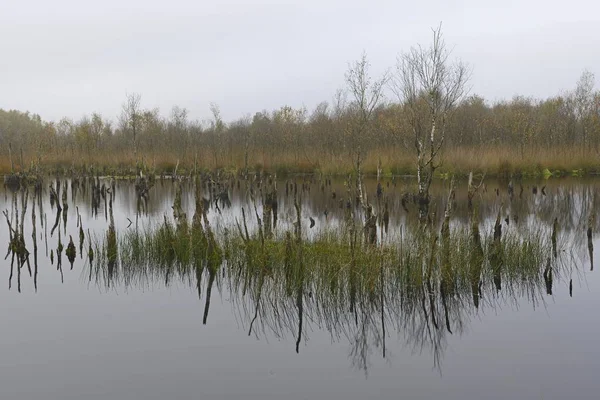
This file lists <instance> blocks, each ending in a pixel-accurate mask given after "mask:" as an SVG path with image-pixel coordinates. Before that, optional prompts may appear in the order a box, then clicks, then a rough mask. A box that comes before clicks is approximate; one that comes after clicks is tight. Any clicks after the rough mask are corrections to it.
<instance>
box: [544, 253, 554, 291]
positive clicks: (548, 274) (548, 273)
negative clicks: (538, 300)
mask: <svg viewBox="0 0 600 400" xmlns="http://www.w3.org/2000/svg"><path fill="white" fill-rule="evenodd" d="M552 281H553V277H552V266H551V265H550V259H548V262H547V263H546V268H545V269H544V282H545V283H546V294H548V295H552Z"/></svg>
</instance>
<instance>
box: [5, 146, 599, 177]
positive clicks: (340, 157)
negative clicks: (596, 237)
mask: <svg viewBox="0 0 600 400" xmlns="http://www.w3.org/2000/svg"><path fill="white" fill-rule="evenodd" d="M30 158H31V159H29V158H28V156H27V155H25V163H24V165H25V166H29V165H30V164H31V163H32V162H37V157H33V156H32V157H30ZM213 160H214V158H213V157H212V155H211V153H210V151H209V150H207V149H201V148H200V149H197V151H196V152H189V153H188V154H187V155H182V154H181V153H180V152H177V151H172V152H170V151H168V150H163V149H161V150H160V151H147V152H146V153H144V155H143V163H144V165H146V166H147V167H148V168H149V169H151V170H152V171H155V172H156V173H157V174H162V173H165V174H170V173H172V172H173V171H174V170H175V168H176V166H177V164H178V162H179V173H180V174H182V175H185V174H188V173H191V172H193V171H207V170H215V169H221V170H227V171H241V170H243V167H244V165H245V155H244V150H243V149H236V148H234V149H232V150H231V151H230V152H229V153H228V154H227V156H226V157H223V158H221V159H219V162H218V163H217V164H215V162H214V161H213ZM380 161H381V163H382V167H383V170H382V173H383V176H384V177H389V176H392V175H415V173H416V170H415V168H416V167H415V154H414V153H413V152H412V150H411V149H406V148H403V147H399V146H396V145H393V144H390V145H389V146H385V147H381V148H374V149H371V150H370V151H369V152H368V153H367V154H366V157H365V160H364V162H363V165H362V170H363V172H364V174H365V175H373V176H374V175H376V174H377V167H378V165H379V162H380ZM248 165H249V166H250V167H251V169H253V170H254V171H266V172H270V173H277V175H278V176H280V177H283V176H286V175H290V174H306V173H308V174H314V173H316V174H326V175H329V176H344V175H346V174H348V173H350V172H352V171H353V170H354V167H353V162H352V159H351V158H350V157H348V156H347V155H344V154H332V153H331V151H329V150H326V149H310V151H309V152H307V156H306V157H304V158H302V159H300V160H299V159H298V158H297V157H296V154H295V151H294V150H293V149H288V150H287V151H286V150H285V149H284V150H282V151H278V152H271V151H269V152H264V151H255V152H252V153H251V154H249V160H248ZM91 166H94V169H95V170H96V171H97V172H99V173H100V174H102V175H111V176H119V175H135V173H136V162H135V159H134V157H133V155H132V154H131V152H129V151H111V152H106V153H102V152H98V153H94V154H91V155H90V154H88V153H81V154H79V153H78V152H77V151H75V152H73V153H65V152H58V153H48V154H47V155H46V156H44V158H43V160H42V161H41V164H40V165H38V164H36V168H40V169H41V170H43V171H47V172H53V173H54V172H62V173H64V172H65V171H71V170H73V169H76V170H88V169H89V168H90V167H91ZM27 168H28V167H26V168H25V169H27ZM470 171H474V172H476V173H483V172H485V173H486V174H487V176H488V177H510V176H523V177H544V176H545V174H546V173H550V174H552V175H557V176H582V175H586V174H597V173H600V158H599V157H598V153H597V152H596V150H595V149H593V148H587V147H586V148H584V147H581V146H576V145H571V146H569V145H565V146H550V147H545V146H531V147H530V148H528V149H527V153H526V154H525V156H523V155H522V154H521V152H520V151H518V150H516V149H515V148H514V147H512V146H499V145H493V146H492V145H490V146H476V147H466V146H459V147H449V148H447V149H445V150H444V152H443V154H442V165H441V166H440V168H439V170H438V172H439V174H440V176H445V175H447V174H453V175H456V176H461V175H462V176H467V175H468V174H469V172H470ZM546 171H547V172H546ZM0 172H1V173H5V174H8V173H10V172H11V167H10V162H9V160H8V158H7V156H1V157H0Z"/></svg>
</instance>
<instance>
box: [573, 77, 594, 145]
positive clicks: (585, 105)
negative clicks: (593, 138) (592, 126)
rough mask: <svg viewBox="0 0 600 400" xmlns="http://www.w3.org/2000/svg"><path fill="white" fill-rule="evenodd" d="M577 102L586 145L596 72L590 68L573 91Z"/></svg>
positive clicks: (583, 143) (582, 135) (581, 129)
mask: <svg viewBox="0 0 600 400" xmlns="http://www.w3.org/2000/svg"><path fill="white" fill-rule="evenodd" d="M573 97H574V102H575V116H576V118H577V120H578V122H579V126H580V132H581V138H582V139H583V141H582V145H583V147H586V145H587V144H588V142H589V138H588V134H589V129H588V125H589V121H590V117H591V113H592V109H593V104H594V74H593V73H591V72H590V71H588V70H584V71H583V73H582V74H581V76H580V77H579V80H578V81H577V87H576V88H575V92H574V93H573Z"/></svg>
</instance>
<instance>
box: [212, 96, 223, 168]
mask: <svg viewBox="0 0 600 400" xmlns="http://www.w3.org/2000/svg"><path fill="white" fill-rule="evenodd" d="M210 112H211V114H212V116H213V119H212V120H211V121H210V125H211V131H212V132H211V133H212V140H211V147H212V150H213V157H214V160H215V168H218V167H219V150H220V148H221V146H222V137H221V136H222V135H223V132H224V131H225V123H224V122H223V119H222V118H221V109H220V108H219V105H218V104H217V103H210Z"/></svg>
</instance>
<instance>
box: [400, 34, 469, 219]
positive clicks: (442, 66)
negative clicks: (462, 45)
mask: <svg viewBox="0 0 600 400" xmlns="http://www.w3.org/2000/svg"><path fill="white" fill-rule="evenodd" d="M450 55H451V52H450V51H449V50H448V49H447V48H446V44H445V42H444V40H443V38H442V30H441V25H440V26H439V27H438V28H437V29H433V42H432V43H431V45H430V46H429V47H422V46H420V45H419V46H417V47H413V48H411V49H410V51H408V52H406V53H404V54H401V55H400V56H399V57H398V61H397V63H396V73H395V75H394V79H393V80H392V82H393V84H392V89H393V91H394V92H395V94H396V96H397V97H398V99H399V101H400V102H402V103H404V105H405V106H406V108H407V110H408V113H407V114H408V120H409V125H410V127H411V130H412V134H413V137H414V146H415V151H416V154H417V181H418V185H419V193H418V195H419V196H418V197H419V210H420V216H421V217H426V216H427V215H428V213H429V187H430V186H431V181H432V179H433V176H434V173H435V170H436V169H437V168H438V167H439V166H440V160H439V158H440V157H439V156H440V150H441V149H442V146H443V145H444V140H445V138H446V128H447V126H448V120H449V118H450V117H451V116H452V113H453V111H454V110H455V108H456V105H457V104H458V103H459V102H460V101H461V100H462V99H463V98H464V97H465V95H466V94H467V92H468V90H467V83H468V80H469V75H470V71H469V68H468V67H467V66H466V65H465V64H464V63H462V62H461V61H456V62H451V60H450Z"/></svg>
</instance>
